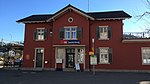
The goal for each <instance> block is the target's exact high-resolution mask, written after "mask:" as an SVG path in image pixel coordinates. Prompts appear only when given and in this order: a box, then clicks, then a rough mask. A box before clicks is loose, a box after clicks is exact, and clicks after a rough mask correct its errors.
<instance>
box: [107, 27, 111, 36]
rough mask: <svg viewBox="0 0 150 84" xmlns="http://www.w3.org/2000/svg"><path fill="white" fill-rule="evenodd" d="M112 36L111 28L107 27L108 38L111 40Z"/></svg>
mask: <svg viewBox="0 0 150 84" xmlns="http://www.w3.org/2000/svg"><path fill="white" fill-rule="evenodd" d="M111 36H112V28H111V27H108V38H111Z"/></svg>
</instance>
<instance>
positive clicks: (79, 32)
mask: <svg viewBox="0 0 150 84" xmlns="http://www.w3.org/2000/svg"><path fill="white" fill-rule="evenodd" d="M77 38H82V28H81V27H80V28H77Z"/></svg>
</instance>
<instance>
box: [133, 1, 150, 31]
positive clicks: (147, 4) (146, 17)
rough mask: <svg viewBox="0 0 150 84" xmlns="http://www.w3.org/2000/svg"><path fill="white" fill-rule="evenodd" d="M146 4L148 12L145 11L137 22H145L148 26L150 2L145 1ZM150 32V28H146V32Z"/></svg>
mask: <svg viewBox="0 0 150 84" xmlns="http://www.w3.org/2000/svg"><path fill="white" fill-rule="evenodd" d="M144 3H145V5H146V7H147V9H148V10H145V12H144V13H142V14H141V15H137V16H136V17H137V21H139V20H143V21H145V22H146V23H147V24H148V25H150V21H149V18H150V0H144ZM147 30H148V31H149V32H150V27H148V28H146V29H145V31H147Z"/></svg>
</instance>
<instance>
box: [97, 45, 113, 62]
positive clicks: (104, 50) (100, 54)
mask: <svg viewBox="0 0 150 84" xmlns="http://www.w3.org/2000/svg"><path fill="white" fill-rule="evenodd" d="M96 55H97V61H98V63H99V64H110V63H111V62H112V48H109V47H99V48H97V50H96Z"/></svg>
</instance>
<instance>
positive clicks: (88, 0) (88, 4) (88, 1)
mask: <svg viewBox="0 0 150 84" xmlns="http://www.w3.org/2000/svg"><path fill="white" fill-rule="evenodd" d="M89 6H90V1H89V0H88V12H89Z"/></svg>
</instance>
